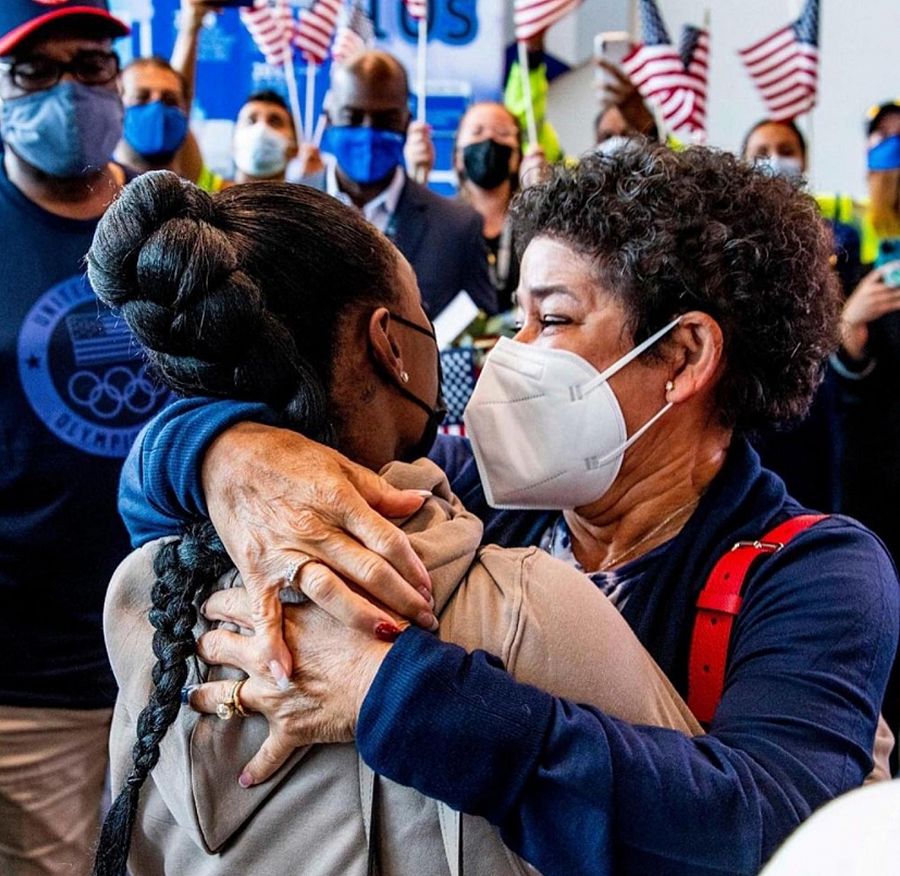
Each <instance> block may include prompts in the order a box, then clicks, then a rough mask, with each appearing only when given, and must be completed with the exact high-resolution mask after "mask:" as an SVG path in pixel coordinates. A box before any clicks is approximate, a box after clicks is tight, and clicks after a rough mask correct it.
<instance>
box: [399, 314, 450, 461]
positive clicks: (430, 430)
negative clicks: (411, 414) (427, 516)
mask: <svg viewBox="0 0 900 876" xmlns="http://www.w3.org/2000/svg"><path fill="white" fill-rule="evenodd" d="M391 319H394V320H396V321H397V322H399V323H400V325H405V326H406V327H407V328H411V329H412V330H413V331H417V332H418V333H419V334H421V335H425V336H426V337H429V338H431V340H432V341H434V350H435V353H436V354H437V375H438V388H437V399H435V403H434V407H431V405H429V404H428V402H424V401H422V399H420V398H419V397H418V396H417V395H415V394H414V393H412V392H410V391H409V390H408V389H407V388H406V387H405V386H404V385H403V384H402V383H397V384H396V387H397V391H398V392H399V393H400V394H401V395H402V396H404V397H405V398H408V399H409V400H410V401H411V402H412V403H413V404H415V405H418V407H420V408H421V409H422V410H423V411H425V413H426V414H428V420H427V421H426V422H425V428H424V430H423V431H422V437H421V438H420V439H419V440H418V441H417V442H416V443H415V445H414V446H413V447H411V448H410V450H409V454H408V459H409V460H416V459H419V458H420V457H423V456H427V455H428V453H429V451H430V450H431V448H432V446H433V445H434V442H435V439H436V438H437V433H438V426H440V425H441V423H443V422H444V417H446V416H447V404H446V402H445V401H444V368H443V366H442V364H441V351H440V350H439V349H438V345H437V337H436V336H435V333H434V326H432V327H431V331H428V330H427V329H424V328H422V326H420V325H416V323H414V322H411V321H410V320H408V319H406V318H405V317H402V316H398V315H397V314H396V313H391Z"/></svg>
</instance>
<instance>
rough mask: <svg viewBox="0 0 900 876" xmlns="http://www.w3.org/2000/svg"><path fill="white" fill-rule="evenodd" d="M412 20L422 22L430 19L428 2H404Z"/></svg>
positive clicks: (425, 0)
mask: <svg viewBox="0 0 900 876" xmlns="http://www.w3.org/2000/svg"><path fill="white" fill-rule="evenodd" d="M403 3H404V4H405V6H406V11H407V12H408V13H409V17H410V18H415V20H416V21H421V20H422V19H423V18H427V17H428V0H403Z"/></svg>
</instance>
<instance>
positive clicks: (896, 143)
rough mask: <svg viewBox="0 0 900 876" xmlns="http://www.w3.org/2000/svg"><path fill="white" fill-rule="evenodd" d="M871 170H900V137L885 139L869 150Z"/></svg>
mask: <svg viewBox="0 0 900 876" xmlns="http://www.w3.org/2000/svg"><path fill="white" fill-rule="evenodd" d="M868 158H869V160H868V167H869V170H897V169H898V168H900V135H897V134H895V135H894V136H893V137H885V139H884V140H882V141H881V142H880V143H877V144H876V145H875V146H873V147H872V148H871V149H870V150H869V156H868Z"/></svg>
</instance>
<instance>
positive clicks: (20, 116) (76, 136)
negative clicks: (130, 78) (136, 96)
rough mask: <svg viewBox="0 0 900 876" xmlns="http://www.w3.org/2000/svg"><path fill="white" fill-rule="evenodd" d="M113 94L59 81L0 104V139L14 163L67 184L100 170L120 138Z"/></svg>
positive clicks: (119, 112) (119, 115)
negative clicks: (24, 163)
mask: <svg viewBox="0 0 900 876" xmlns="http://www.w3.org/2000/svg"><path fill="white" fill-rule="evenodd" d="M122 115H123V109H122V100H121V98H120V97H119V93H118V92H117V91H113V90H111V89H109V88H105V87H100V86H96V85H84V84H83V83H81V82H70V81H68V80H63V81H61V82H59V83H57V84H56V85H54V86H53V87H52V88H47V89H44V90H43V91H35V92H32V93H30V94H26V95H24V96H23V97H16V98H13V99H11V100H4V101H3V107H2V115H0V136H2V138H3V142H4V143H5V144H6V145H7V146H9V147H10V148H11V149H12V151H13V152H15V153H16V155H18V156H19V157H20V158H22V159H23V160H25V161H27V162H28V163H29V164H30V165H32V166H33V167H36V168H37V169H38V170H41V171H43V172H44V173H46V174H47V175H48V176H55V177H59V178H61V179H73V178H75V177H79V176H84V175H86V174H91V173H96V172H97V171H99V170H102V169H103V168H104V167H105V166H106V164H107V163H108V162H109V161H110V159H111V158H112V154H113V150H114V149H115V148H116V144H117V143H118V142H119V140H120V139H121V138H122Z"/></svg>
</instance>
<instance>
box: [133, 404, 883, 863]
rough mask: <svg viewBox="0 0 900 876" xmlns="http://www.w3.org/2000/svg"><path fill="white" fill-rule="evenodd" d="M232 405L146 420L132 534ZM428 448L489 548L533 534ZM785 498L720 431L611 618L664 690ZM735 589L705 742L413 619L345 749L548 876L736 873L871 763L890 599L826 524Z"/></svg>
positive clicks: (441, 449)
mask: <svg viewBox="0 0 900 876" xmlns="http://www.w3.org/2000/svg"><path fill="white" fill-rule="evenodd" d="M268 416H270V415H268ZM250 418H253V419H266V418H267V415H266V414H265V411H264V409H262V408H260V407H258V406H253V405H238V404H234V403H228V402H218V403H214V404H209V403H204V402H202V401H184V402H179V403H178V405H176V406H175V407H174V408H172V409H170V410H169V411H167V412H164V414H163V415H161V416H160V417H158V418H157V420H156V421H154V424H153V425H152V426H151V428H150V430H149V431H148V432H147V433H146V435H145V436H144V439H143V442H142V443H141V447H140V448H138V449H137V450H136V451H135V452H134V453H133V454H132V457H131V459H130V460H129V461H128V462H127V463H126V477H125V480H124V481H123V493H122V496H123V500H124V502H123V511H125V512H126V514H127V518H128V519H127V522H128V524H129V528H131V529H132V532H136V533H139V537H141V538H148V537H152V536H154V535H162V534H164V533H167V532H172V531H176V530H177V524H174V521H176V520H177V518H178V517H179V516H181V517H184V515H185V513H189V514H192V515H200V514H202V513H203V512H204V510H205V509H204V508H203V504H202V497H201V496H200V495H199V484H198V483H197V480H198V479H197V476H196V472H197V471H198V463H199V460H200V458H201V455H202V453H203V451H204V450H205V447H206V446H207V445H208V443H209V441H210V440H211V439H212V438H213V437H214V436H215V434H218V432H220V431H221V429H222V428H223V427H225V426H227V425H229V424H230V423H233V422H236V421H238V420H241V419H250ZM175 439H177V440H176V441H175V443H173V440H175ZM178 442H181V443H178ZM434 457H435V458H437V459H438V460H439V461H440V462H441V463H443V464H444V465H445V466H446V467H447V470H448V474H450V476H451V483H452V484H453V485H454V489H456V491H457V493H458V495H460V496H461V497H463V498H464V499H465V501H466V502H467V503H468V504H469V505H470V507H471V508H472V510H474V511H475V512H476V513H479V514H482V515H484V517H485V520H486V524H487V526H486V531H487V533H488V537H489V538H491V539H492V540H495V541H498V542H500V543H503V544H522V543H525V542H530V541H533V540H534V538H535V537H536V536H537V534H538V533H539V532H540V531H541V530H542V529H543V527H544V526H545V525H546V523H547V519H548V517H547V515H541V514H522V513H520V512H498V511H492V510H491V509H488V508H487V506H486V505H485V503H484V499H483V495H482V494H481V493H480V489H479V487H478V485H477V472H476V470H475V468H474V466H473V464H472V460H471V454H470V453H469V452H468V448H467V445H466V443H465V442H461V441H458V440H457V441H455V442H454V441H446V440H445V441H442V442H441V443H440V444H439V446H438V448H437V449H436V452H435V454H434ZM142 485H143V487H142ZM143 488H146V490H147V493H146V497H142V496H141V494H140V492H139V491H140V490H141V489H143ZM148 500H149V502H150V503H151V505H150V506H148V504H147V501H148ZM142 509H143V510H142ZM802 510H803V509H802V508H801V507H800V506H799V505H797V503H796V502H794V501H793V500H792V499H790V498H789V497H788V496H787V495H786V493H785V489H784V485H783V483H782V482H781V481H780V480H779V479H778V478H777V477H776V476H774V475H773V474H771V473H770V472H768V471H766V470H764V469H761V468H760V466H759V461H758V457H757V456H756V453H755V452H754V451H753V450H752V448H751V447H750V446H749V445H748V444H747V443H746V442H745V441H744V440H743V439H735V441H734V444H733V446H732V448H731V450H730V451H729V454H728V457H727V460H726V463H725V465H724V467H723V469H722V471H721V472H720V473H719V475H718V476H717V477H716V478H715V479H714V481H713V483H712V484H711V485H710V487H709V489H708V490H707V492H706V494H705V496H704V497H703V499H702V501H701V503H700V505H699V507H698V509H697V511H696V512H695V513H694V515H693V516H692V517H691V519H690V520H689V521H688V523H687V524H686V526H685V527H684V529H683V530H682V531H681V533H679V535H678V536H677V537H676V538H675V539H674V540H673V542H672V544H671V546H670V548H669V549H668V550H666V551H664V552H663V553H662V556H661V558H660V560H659V561H658V567H657V568H655V569H653V570H651V571H650V572H649V573H647V575H646V576H645V577H644V578H643V579H642V582H641V585H640V586H639V587H638V588H637V589H636V590H634V591H633V592H632V594H631V595H630V597H629V599H628V601H627V602H626V604H625V606H624V608H623V612H622V613H623V616H624V617H625V618H626V620H627V621H628V623H629V624H630V625H631V627H632V628H633V629H634V631H635V633H636V634H637V635H638V637H639V638H640V640H641V641H642V642H643V644H644V645H645V646H646V647H647V649H648V651H649V652H650V653H651V654H652V655H653V657H654V658H655V659H656V661H657V662H658V663H659V665H660V666H661V668H662V669H663V671H664V672H665V673H666V675H667V676H668V677H669V678H670V679H671V680H672V682H673V683H674V685H675V687H676V688H677V689H678V690H679V691H680V692H681V693H682V694H685V693H686V680H685V679H686V664H687V653H688V645H689V638H690V633H691V630H692V628H693V620H694V607H693V606H694V600H695V597H696V594H697V592H698V591H699V590H700V588H701V587H702V586H703V584H704V583H705V581H706V579H707V577H708V575H709V571H710V569H711V567H712V565H713V564H714V563H715V561H716V560H717V559H718V558H719V557H720V556H721V555H722V554H723V553H724V552H725V551H727V550H728V549H729V548H730V547H731V546H732V544H734V542H735V541H738V540H744V539H753V538H757V537H759V536H761V535H762V534H763V533H765V532H766V531H767V530H768V529H770V528H771V527H772V526H774V525H775V524H777V523H779V522H780V521H782V520H784V519H786V518H787V517H790V516H794V515H796V514H798V513H801V512H802ZM744 595H745V600H744V603H743V606H742V608H741V612H740V614H739V615H738V618H737V621H736V623H735V626H734V630H733V633H732V638H731V650H730V655H729V660H728V670H727V675H726V683H725V691H724V695H723V698H722V701H721V703H720V705H719V708H718V710H717V712H716V714H715V717H714V720H713V723H712V726H711V728H710V732H709V734H708V735H705V736H699V737H696V738H688V737H686V736H684V735H682V734H680V733H677V732H675V731H671V730H664V729H660V728H651V727H638V726H633V725H630V724H627V723H625V722H623V721H620V720H617V719H615V718H612V717H610V716H608V715H606V714H604V713H602V712H599V711H597V710H595V709H592V708H588V707H584V706H579V705H576V704H573V703H570V702H566V701H564V700H561V699H558V698H555V697H552V696H550V695H549V694H545V693H543V692H541V691H538V690H536V689H534V688H530V687H528V686H527V685H522V684H519V683H517V682H515V681H514V680H513V679H512V678H511V677H510V676H508V675H507V674H506V673H505V672H504V671H503V669H502V667H500V666H499V665H498V664H497V661H496V660H495V659H494V658H492V657H490V656H489V655H487V654H485V653H483V652H475V653H473V654H466V653H465V652H464V651H462V650H461V649H460V648H457V647H456V646H453V645H449V644H445V643H441V642H439V641H437V640H436V639H434V638H433V637H432V636H430V635H428V634H426V633H423V632H421V631H419V630H414V629H413V630H409V631H407V632H405V633H404V634H403V635H402V636H401V637H400V638H399V640H398V641H397V643H396V644H395V645H394V647H393V648H392V649H391V651H390V652H389V654H388V656H387V658H386V660H385V662H384V664H383V665H382V667H381V669H380V671H379V673H378V675H377V677H376V679H375V682H374V684H373V686H372V688H371V690H370V691H369V695H368V696H367V698H366V701H365V703H364V705H363V709H362V712H361V714H360V720H359V726H358V728H357V736H358V745H359V748H360V751H361V753H362V754H363V757H364V758H365V759H366V760H367V761H368V763H369V764H370V765H371V766H372V767H373V769H375V770H376V771H377V772H379V773H381V774H382V775H385V776H387V777H388V778H391V779H394V780H395V781H398V782H400V783H403V784H407V785H411V786H413V787H415V788H417V789H418V790H420V791H422V792H423V793H425V794H427V795H429V796H432V797H436V798H438V799H441V800H444V801H446V802H447V803H449V804H450V805H451V806H453V807H455V808H457V809H460V810H462V811H465V812H469V813H472V814H476V815H482V816H484V817H486V818H488V819H489V820H490V821H492V822H493V823H495V824H497V825H498V826H499V827H500V830H501V832H502V835H503V838H504V840H505V842H506V843H507V844H508V845H509V846H510V847H511V848H513V849H514V850H515V851H517V852H518V853H519V854H521V855H522V856H523V857H525V858H526V859H527V860H529V861H531V862H532V863H534V864H535V866H537V867H538V868H539V869H540V870H541V871H542V872H543V873H545V874H547V876H551V874H567V876H568V874H580V873H584V874H602V873H607V872H609V871H610V869H611V867H613V866H614V868H615V872H617V873H627V874H647V876H650V874H654V876H656V874H685V876H687V874H691V876H703V874H726V873H727V874H754V873H756V872H757V871H758V870H759V868H760V866H761V865H762V863H763V862H764V861H765V860H766V859H767V858H768V857H769V856H770V855H771V854H772V852H773V851H774V850H775V848H776V847H777V846H778V844H779V843H780V842H781V841H782V840H783V839H784V838H785V837H786V836H787V835H788V833H790V832H791V830H792V829H793V828H794V827H795V826H796V825H797V824H799V823H800V822H801V821H802V820H803V819H804V818H806V817H807V816H808V815H809V814H810V813H811V812H812V811H813V810H814V809H816V808H817V807H818V806H820V805H821V804H822V803H824V802H826V801H827V800H829V799H831V798H833V797H834V796H836V795H837V794H839V793H841V792H843V791H845V790H847V789H849V788H852V787H854V786H856V785H859V784H860V783H861V782H862V780H863V778H864V777H865V775H866V774H867V773H868V772H869V770H870V769H871V766H872V759H871V751H872V745H873V739H874V734H875V729H876V725H877V719H878V712H879V709H880V706H881V699H882V696H883V693H884V688H885V684H886V681H887V676H888V671H889V668H890V666H891V663H892V661H893V657H894V653H895V650H896V647H897V636H898V628H900V592H898V584H897V578H896V573H895V570H894V567H893V564H892V562H891V560H890V558H889V557H888V555H887V553H886V552H885V550H884V548H883V546H882V545H881V543H880V542H879V541H878V540H877V538H875V537H874V536H873V535H872V534H871V533H870V532H869V531H868V530H866V529H864V528H863V527H862V526H860V525H859V524H858V523H856V522H854V521H852V520H849V519H847V518H842V517H832V518H829V519H828V520H826V521H824V522H821V523H819V524H817V525H816V526H814V527H812V528H811V529H809V530H807V531H806V532H804V533H802V534H801V535H799V536H797V537H796V538H795V539H794V541H792V542H791V543H790V544H789V545H788V546H787V547H786V548H784V549H783V550H782V551H780V552H779V553H777V554H774V555H772V556H770V557H768V558H766V559H765V560H764V561H762V562H761V563H760V564H759V565H758V566H757V567H756V569H755V571H754V572H752V573H751V575H750V576H749V578H748V581H747V584H746V587H745V591H744Z"/></svg>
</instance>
